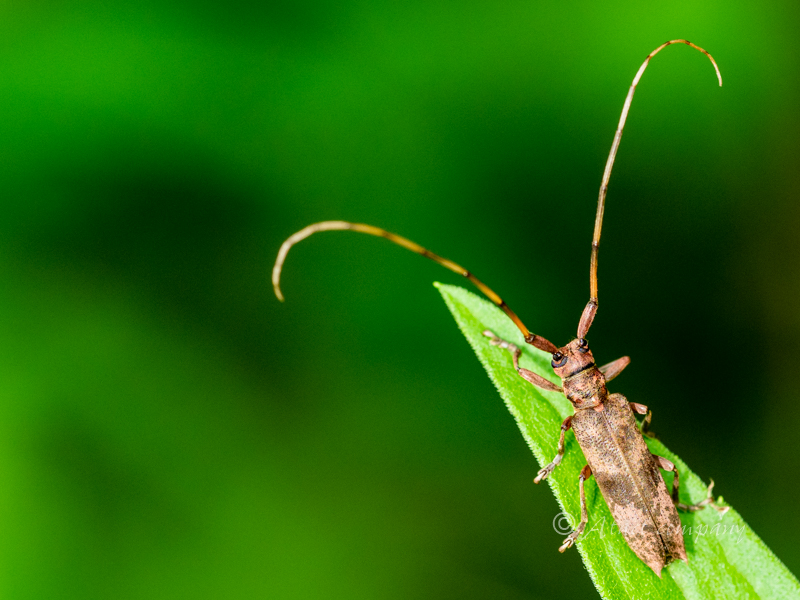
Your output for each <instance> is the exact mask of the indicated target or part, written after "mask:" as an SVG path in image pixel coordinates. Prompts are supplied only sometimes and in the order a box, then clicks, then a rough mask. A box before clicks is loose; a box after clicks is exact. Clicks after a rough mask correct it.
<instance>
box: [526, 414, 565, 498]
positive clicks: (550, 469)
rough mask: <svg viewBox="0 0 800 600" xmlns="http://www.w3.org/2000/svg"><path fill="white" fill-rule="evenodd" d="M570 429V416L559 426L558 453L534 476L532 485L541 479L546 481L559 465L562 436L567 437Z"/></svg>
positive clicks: (561, 456) (562, 444)
mask: <svg viewBox="0 0 800 600" xmlns="http://www.w3.org/2000/svg"><path fill="white" fill-rule="evenodd" d="M570 427H572V415H570V416H569V417H567V418H566V419H564V422H563V423H562V424H561V436H560V437H559V438H558V452H557V453H556V457H555V458H554V459H553V462H551V463H550V464H548V465H546V466H545V467H544V468H543V469H541V470H540V471H539V472H538V473H537V474H536V479H534V480H533V483H539V482H540V481H541V480H542V479H547V476H548V475H550V473H552V472H553V470H554V469H555V468H556V467H557V466H558V465H559V464H561V459H562V458H564V436H565V435H567V431H569V428H570Z"/></svg>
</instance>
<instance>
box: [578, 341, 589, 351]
mask: <svg viewBox="0 0 800 600" xmlns="http://www.w3.org/2000/svg"><path fill="white" fill-rule="evenodd" d="M578 351H579V352H582V353H583V354H586V353H587V352H588V351H589V342H587V341H586V339H585V338H581V339H579V340H578Z"/></svg>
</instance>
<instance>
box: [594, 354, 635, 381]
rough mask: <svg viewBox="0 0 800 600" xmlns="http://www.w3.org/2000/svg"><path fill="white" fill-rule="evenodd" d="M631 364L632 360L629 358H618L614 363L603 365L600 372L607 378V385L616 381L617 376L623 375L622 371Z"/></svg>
mask: <svg viewBox="0 0 800 600" xmlns="http://www.w3.org/2000/svg"><path fill="white" fill-rule="evenodd" d="M629 364H631V359H630V357H629V356H623V357H622V358H618V359H617V360H615V361H614V362H610V363H608V364H607V365H603V366H602V367H600V372H601V373H602V374H603V376H604V377H605V378H606V383H608V382H609V381H611V380H612V379H614V377H616V376H617V375H619V374H620V373H622V370H623V369H624V368H625V367H627V366H628V365H629Z"/></svg>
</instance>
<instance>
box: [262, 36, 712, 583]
mask: <svg viewBox="0 0 800 600" xmlns="http://www.w3.org/2000/svg"><path fill="white" fill-rule="evenodd" d="M676 43H682V44H686V45H687V46H690V47H692V48H694V49H695V50H698V51H700V52H702V53H703V54H705V55H706V56H707V57H708V58H709V60H710V61H711V64H712V65H714V70H715V72H716V75H717V78H718V80H719V84H720V85H722V76H721V75H720V72H719V68H718V67H717V63H716V62H715V61H714V59H713V58H712V56H711V55H710V54H709V53H708V52H706V51H705V50H704V49H702V48H700V47H699V46H696V45H695V44H693V43H691V42H689V41H688V40H683V39H678V40H670V41H668V42H666V43H664V44H662V45H661V46H659V47H658V48H656V49H655V50H653V51H652V52H651V53H650V54H648V55H647V58H646V59H645V61H644V63H642V66H641V67H639V70H638V72H637V73H636V76H635V77H634V79H633V83H632V84H631V87H630V89H629V90H628V94H627V96H626V98H625V103H624V105H623V107H622V115H621V116H620V119H619V124H618V126H617V130H616V133H615V134H614V141H613V142H612V144H611V151H610V152H609V155H608V160H607V161H606V166H605V170H604V172H603V178H602V181H601V184H600V194H599V198H598V202H597V215H596V218H595V226H594V235H593V237H592V251H591V263H590V271H589V283H590V297H589V302H588V303H587V304H586V307H585V308H584V310H583V313H582V314H581V318H580V321H579V323H578V336H577V339H574V340H573V341H571V342H570V343H569V344H567V345H566V346H563V347H561V348H559V347H557V346H556V345H555V344H553V343H552V342H550V341H548V340H546V339H545V338H543V337H541V336H539V335H535V334H533V333H531V332H530V331H529V330H528V328H527V327H526V326H525V325H524V324H523V323H522V321H521V320H520V318H519V317H518V316H517V315H516V313H514V311H512V310H511V309H510V308H509V307H508V306H507V305H506V303H505V302H504V301H503V300H502V299H501V298H500V296H498V295H497V294H496V293H495V292H494V291H492V290H491V289H490V288H489V287H487V286H486V285H485V284H484V283H483V282H482V281H480V280H479V279H478V278H477V277H475V276H474V275H473V274H472V273H471V272H470V271H468V270H467V269H464V268H463V267H461V266H460V265H458V264H456V263H454V262H453V261H451V260H448V259H446V258H443V257H441V256H439V255H437V254H434V253H433V252H431V251H430V250H427V249H426V248H423V247H422V246H420V245H418V244H416V243H414V242H412V241H411V240H408V239H406V238H404V237H401V236H399V235H396V234H394V233H391V232H389V231H386V230H385V229H380V228H378V227H373V226H372V225H365V224H363V223H350V222H348V221H324V222H321V223H314V224H313V225H309V226H308V227H306V228H304V229H302V230H300V231H298V232H297V233H295V234H294V235H292V236H291V237H289V238H288V239H287V240H286V241H285V242H284V243H283V245H282V246H281V248H280V251H279V252H278V256H277V259H276V261H275V266H274V268H273V271H272V283H273V286H274V289H275V295H276V296H277V297H278V299H280V300H281V301H282V300H283V294H282V293H281V290H280V275H281V270H282V268H283V263H284V261H285V260H286V255H287V254H288V252H289V249H290V248H291V247H292V246H293V245H295V244H296V243H298V242H299V241H301V240H303V239H305V238H307V237H308V236H310V235H311V234H313V233H316V232H318V231H334V230H350V231H358V232H361V233H366V234H369V235H373V236H377V237H383V238H386V239H388V240H389V241H390V242H393V243H395V244H397V245H399V246H402V247H404V248H406V249H408V250H411V251H412V252H416V253H417V254H421V255H422V256H425V257H427V258H429V259H431V260H433V261H435V262H436V263H438V264H440V265H442V266H443V267H445V268H447V269H449V270H451V271H453V272H455V273H459V274H461V275H463V276H464V277H466V278H467V279H469V280H470V281H471V282H472V283H473V284H475V286H476V287H477V288H478V289H479V290H480V291H481V292H482V293H483V294H484V295H485V296H486V297H487V298H489V300H491V301H492V302H493V303H494V304H496V305H497V306H498V307H499V308H500V309H502V310H503V311H504V312H505V313H506V314H507V315H508V317H509V318H510V319H511V320H512V321H513V322H514V324H515V325H516V326H517V327H518V328H519V330H520V331H521V332H522V335H523V336H524V338H525V342H526V343H528V344H530V345H532V346H534V347H535V348H538V349H539V350H543V351H545V352H548V353H550V354H552V357H553V360H552V363H551V364H552V367H553V370H554V372H555V374H556V375H558V376H559V377H560V378H561V380H562V385H561V386H559V385H556V384H554V383H552V382H550V381H548V380H547V379H545V378H544V377H542V376H541V375H538V374H536V373H534V372H533V371H529V370H527V369H523V368H521V367H520V366H519V357H520V355H521V350H520V349H519V348H518V347H516V346H515V345H514V344H511V343H510V342H507V341H505V340H502V339H500V338H498V337H497V336H495V335H494V334H493V333H492V332H491V331H485V332H484V335H486V336H488V337H489V338H491V343H492V344H493V345H495V346H498V347H500V348H504V349H506V350H508V351H509V352H510V353H511V355H512V359H513V363H514V368H515V369H516V370H517V373H519V375H520V376H521V377H523V378H524V379H525V380H527V381H528V382H530V383H532V384H533V385H535V386H537V387H539V388H542V389H545V390H550V391H557V392H561V393H563V394H564V395H565V396H566V397H567V399H568V400H569V401H570V402H571V403H572V406H573V408H574V410H575V412H574V414H573V415H571V416H569V417H567V418H566V419H565V420H564V422H563V424H562V425H561V435H560V437H559V442H558V449H557V453H556V456H555V458H554V459H553V460H552V462H550V463H549V464H547V465H546V466H545V467H544V468H542V469H541V470H540V471H539V473H538V474H537V475H536V478H535V479H534V481H535V482H536V483H539V482H540V481H542V480H543V479H545V478H546V477H547V476H548V475H549V474H550V473H552V472H553V470H554V469H555V468H556V467H557V466H558V465H559V463H560V462H561V459H562V457H563V456H564V445H565V444H564V438H565V435H566V433H567V431H568V430H569V429H572V430H573V431H574V433H575V438H576V439H577V441H578V444H579V445H580V447H581V449H582V450H583V453H584V455H585V456H586V461H587V464H586V466H585V467H583V469H582V470H581V473H580V477H579V489H580V500H581V520H580V523H579V524H578V527H577V528H576V529H575V531H573V532H572V533H570V534H569V536H567V538H566V539H565V540H564V543H563V544H562V545H561V547H560V548H559V551H561V552H564V551H565V550H566V549H567V548H569V547H571V546H572V545H573V544H574V543H575V541H576V540H577V539H578V537H579V536H580V535H581V534H582V533H583V531H584V529H585V527H586V523H587V522H588V512H587V508H586V496H585V492H584V482H585V481H586V480H587V479H588V478H589V477H591V476H592V475H594V477H595V480H596V481H597V486H598V487H599V488H600V492H601V493H602V495H603V498H604V499H605V500H606V502H607V503H608V506H609V508H610V510H611V514H612V515H613V517H614V520H615V521H616V523H617V524H618V525H619V528H620V531H621V533H622V534H623V536H624V537H625V539H626V541H627V543H628V545H629V546H630V547H631V549H632V550H633V551H634V552H635V553H636V555H637V556H638V557H639V558H641V559H642V560H643V561H644V562H645V563H646V564H647V565H648V566H649V567H650V568H651V569H653V571H654V572H655V573H656V574H657V575H658V576H661V570H662V569H663V567H664V566H665V565H666V564H668V563H670V562H672V561H674V560H679V559H680V560H686V549H685V547H684V541H683V531H682V528H681V522H680V519H679V517H678V513H677V511H676V508H675V507H676V506H677V507H679V508H681V509H683V510H690V511H691V510H698V509H701V508H704V507H706V506H709V505H711V506H713V507H714V508H716V509H717V510H719V511H720V512H724V511H725V510H727V508H726V507H722V506H717V505H716V504H715V503H714V502H713V499H712V496H711V489H712V488H713V485H714V484H713V481H712V482H711V485H710V486H709V488H708V496H707V497H706V499H705V500H703V501H701V502H700V503H698V504H694V505H685V504H681V503H680V502H679V500H678V490H679V477H678V470H677V469H676V468H675V465H674V464H673V463H672V462H670V461H669V460H667V459H665V458H663V457H660V456H656V455H655V454H651V453H650V450H649V449H648V447H647V444H646V443H645V441H644V437H643V434H642V431H643V429H644V426H646V425H647V423H649V418H650V413H649V411H648V409H647V407H646V406H644V405H642V404H637V403H635V402H628V401H627V399H626V398H625V397H624V396H623V395H621V394H610V393H609V392H608V390H607V389H606V383H607V382H608V381H611V380H612V379H613V378H614V377H616V376H617V375H619V374H620V373H621V372H622V370H623V369H624V368H625V367H626V366H628V364H629V363H630V359H629V358H628V357H627V356H624V357H622V358H619V359H617V360H615V361H613V362H611V363H609V364H607V365H604V366H601V367H598V366H597V365H596V364H595V362H594V357H593V355H592V351H591V350H590V349H589V344H588V342H587V341H586V334H587V333H588V331H589V328H590V327H591V325H592V322H593V321H594V318H595V315H596V314H597V305H598V300H597V254H598V248H599V244H600V232H601V229H602V226H603V210H604V208H605V199H606V192H607V191H608V182H609V179H610V178H611V169H612V167H613V166H614V159H615V158H616V155H617V150H618V148H619V143H620V139H621V138H622V130H623V128H624V126H625V121H626V119H627V117H628V111H629V110H630V106H631V101H632V100H633V94H634V92H635V90H636V85H637V84H638V83H639V80H640V79H641V77H642V74H643V73H644V71H645V69H646V68H647V65H648V64H649V63H650V59H651V58H653V56H655V55H656V54H658V52H660V51H661V50H662V49H664V48H666V47H667V46H669V45H671V44H676ZM634 413H638V414H642V415H646V416H645V419H644V422H643V427H642V429H640V428H639V426H637V423H636V419H635V418H634ZM659 468H661V469H664V470H665V471H672V472H673V473H674V478H673V486H672V494H670V493H669V492H668V491H667V487H666V484H665V483H664V479H663V478H662V476H661V473H660V471H659Z"/></svg>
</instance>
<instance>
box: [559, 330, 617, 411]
mask: <svg viewBox="0 0 800 600" xmlns="http://www.w3.org/2000/svg"><path fill="white" fill-rule="evenodd" d="M552 365H553V370H554V371H555V373H556V375H558V376H559V377H561V380H562V385H563V387H564V394H565V395H566V396H567V399H568V400H569V401H570V402H572V405H573V406H574V407H575V410H581V409H585V408H594V409H595V410H603V409H602V405H603V402H605V399H606V397H607V395H608V392H607V391H606V380H605V377H603V374H602V373H601V372H600V370H599V369H598V368H597V366H596V365H595V364H594V356H592V351H591V350H589V344H588V343H587V342H586V340H584V339H578V340H573V341H571V342H570V343H569V344H567V345H566V346H564V347H563V348H559V349H558V351H556V352H554V353H553V362H552Z"/></svg>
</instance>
